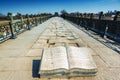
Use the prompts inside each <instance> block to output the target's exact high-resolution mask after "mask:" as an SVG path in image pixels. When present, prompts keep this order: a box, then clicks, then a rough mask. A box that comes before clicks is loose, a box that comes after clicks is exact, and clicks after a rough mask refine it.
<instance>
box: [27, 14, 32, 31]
mask: <svg viewBox="0 0 120 80" xmlns="http://www.w3.org/2000/svg"><path fill="white" fill-rule="evenodd" d="M27 26H28V30H31V26H30V19H29V15H28V14H27Z"/></svg>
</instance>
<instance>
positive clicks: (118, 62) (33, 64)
mask: <svg viewBox="0 0 120 80" xmlns="http://www.w3.org/2000/svg"><path fill="white" fill-rule="evenodd" d="M60 32H62V33H64V35H65V36H57V34H60ZM71 32H72V33H71ZM49 33H50V34H49ZM71 34H72V35H71ZM58 38H59V39H58ZM56 39H57V40H58V41H57V40H56ZM77 39H78V40H79V39H80V40H81V41H80V43H79V42H78V41H77V42H76V41H75V40H77ZM44 40H45V41H44ZM49 40H54V41H55V40H56V41H55V43H52V44H51V43H49ZM70 40H72V42H71V41H70ZM41 43H43V44H46V45H47V47H54V46H58V45H63V46H67V45H69V46H71V45H73V46H77V45H76V43H79V45H80V46H78V47H81V45H83V46H84V45H85V46H87V47H89V48H91V49H92V50H93V51H94V52H95V53H93V54H92V56H93V59H94V61H95V63H96V64H97V67H98V73H97V75H96V76H93V77H69V78H68V77H66V78H62V77H61V78H38V76H39V75H38V70H39V63H40V61H41V57H40V56H41V55H42V54H41V49H43V48H44V47H46V45H39V46H40V47H41V48H40V47H37V48H34V45H35V44H41ZM66 44H67V45H66ZM47 47H46V48H47ZM38 52H39V53H38ZM0 80H120V55H119V54H117V53H116V52H114V51H113V50H111V49H109V48H107V47H106V46H104V45H103V44H101V43H100V42H99V41H97V40H95V39H93V38H92V37H90V36H88V35H87V34H86V33H84V32H83V31H81V30H78V29H77V28H75V27H74V26H73V25H71V23H69V22H67V21H65V20H63V19H61V18H56V17H54V18H51V19H49V20H48V21H46V22H44V23H43V24H40V25H39V26H37V27H35V28H33V29H32V30H31V31H26V32H24V33H22V34H20V35H18V36H17V38H16V39H11V40H8V41H6V42H4V43H2V44H0Z"/></svg>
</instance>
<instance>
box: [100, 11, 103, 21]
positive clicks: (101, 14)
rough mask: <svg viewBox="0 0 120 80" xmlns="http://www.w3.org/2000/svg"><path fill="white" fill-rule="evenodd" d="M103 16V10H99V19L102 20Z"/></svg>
mask: <svg viewBox="0 0 120 80" xmlns="http://www.w3.org/2000/svg"><path fill="white" fill-rule="evenodd" d="M103 18H104V16H103V12H100V13H99V20H102V19H103Z"/></svg>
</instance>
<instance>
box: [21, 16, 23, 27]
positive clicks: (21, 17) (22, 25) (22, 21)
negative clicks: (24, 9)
mask: <svg viewBox="0 0 120 80" xmlns="http://www.w3.org/2000/svg"><path fill="white" fill-rule="evenodd" d="M20 18H21V29H23V17H22V15H20Z"/></svg>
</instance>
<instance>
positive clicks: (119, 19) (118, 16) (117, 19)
mask: <svg viewBox="0 0 120 80" xmlns="http://www.w3.org/2000/svg"><path fill="white" fill-rule="evenodd" d="M114 21H120V11H118V12H117V13H116V15H115V17H114Z"/></svg>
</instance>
